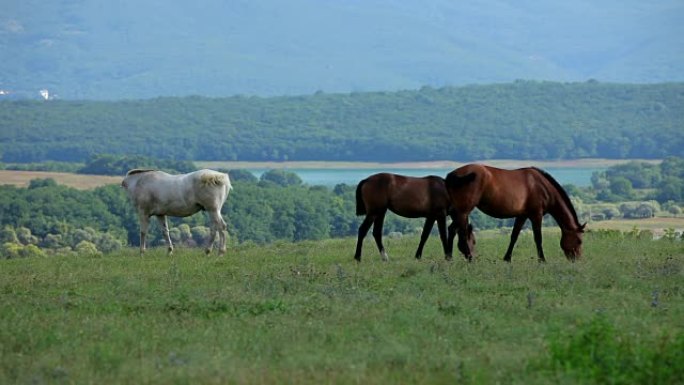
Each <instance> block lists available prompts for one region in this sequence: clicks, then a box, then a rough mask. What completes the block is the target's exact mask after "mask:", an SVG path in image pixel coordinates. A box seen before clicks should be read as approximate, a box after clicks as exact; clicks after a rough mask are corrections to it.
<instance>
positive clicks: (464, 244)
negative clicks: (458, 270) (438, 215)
mask: <svg viewBox="0 0 684 385" xmlns="http://www.w3.org/2000/svg"><path fill="white" fill-rule="evenodd" d="M454 223H456V227H457V228H458V249H459V250H460V251H461V253H463V256H464V257H465V259H466V260H467V261H468V262H470V261H472V260H473V251H472V250H471V249H470V245H468V236H469V227H468V215H462V216H459V217H456V220H455V221H454ZM452 225H453V223H452Z"/></svg>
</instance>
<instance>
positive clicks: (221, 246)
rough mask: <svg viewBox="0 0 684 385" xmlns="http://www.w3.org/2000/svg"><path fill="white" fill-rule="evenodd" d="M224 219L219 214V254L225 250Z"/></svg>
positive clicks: (225, 227)
mask: <svg viewBox="0 0 684 385" xmlns="http://www.w3.org/2000/svg"><path fill="white" fill-rule="evenodd" d="M227 228H228V226H226V221H224V220H223V217H221V215H220V214H219V233H218V234H219V255H223V254H225V252H226V229H227Z"/></svg>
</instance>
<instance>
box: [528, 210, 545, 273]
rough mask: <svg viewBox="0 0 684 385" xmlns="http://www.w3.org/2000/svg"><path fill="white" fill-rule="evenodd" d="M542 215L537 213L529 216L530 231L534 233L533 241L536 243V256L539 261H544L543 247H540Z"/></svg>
mask: <svg viewBox="0 0 684 385" xmlns="http://www.w3.org/2000/svg"><path fill="white" fill-rule="evenodd" d="M543 218H544V216H543V215H542V214H538V215H536V216H533V217H531V218H530V221H531V222H532V233H533V234H534V243H535V245H537V257H539V262H546V258H544V248H543V247H542V219H543Z"/></svg>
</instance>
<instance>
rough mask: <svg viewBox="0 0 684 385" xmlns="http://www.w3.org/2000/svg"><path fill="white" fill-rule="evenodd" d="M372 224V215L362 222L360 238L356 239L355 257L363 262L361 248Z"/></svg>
mask: <svg viewBox="0 0 684 385" xmlns="http://www.w3.org/2000/svg"><path fill="white" fill-rule="evenodd" d="M372 224H373V218H372V217H370V216H366V218H364V220H363V222H362V223H361V226H359V238H358V240H357V241H356V253H355V254H354V259H356V260H357V261H358V262H361V248H362V247H363V239H364V238H366V234H368V229H370V227H371V225H372Z"/></svg>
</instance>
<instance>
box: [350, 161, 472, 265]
mask: <svg viewBox="0 0 684 385" xmlns="http://www.w3.org/2000/svg"><path fill="white" fill-rule="evenodd" d="M449 207H450V206H449V196H448V194H447V190H446V186H445V184H444V179H443V178H441V177H438V176H426V177H423V178H414V177H409V176H403V175H396V174H389V173H380V174H375V175H371V176H370V177H368V178H366V179H364V180H362V181H361V182H360V183H359V185H358V186H357V187H356V215H365V216H366V218H365V219H364V220H363V222H362V223H361V226H359V238H358V241H357V243H356V254H355V255H354V258H355V259H356V260H357V261H359V262H360V261H361V248H362V246H363V239H364V238H365V237H366V234H368V230H369V229H370V227H371V225H373V237H374V238H375V243H376V244H377V246H378V250H379V251H380V255H381V256H382V259H383V260H384V261H387V260H388V257H387V252H386V251H385V246H383V244H382V224H383V222H384V220H385V214H386V213H387V210H390V211H392V212H393V213H395V214H397V215H400V216H402V217H407V218H422V217H424V218H425V225H423V233H422V234H421V236H420V244H419V245H418V250H416V258H417V259H420V257H421V256H422V254H423V246H424V245H425V242H426V241H427V239H428V237H429V236H430V231H432V226H433V225H434V224H435V221H436V222H437V227H438V229H439V237H440V239H441V241H442V247H443V249H444V256H445V258H446V259H447V260H450V259H451V251H452V247H450V244H449V243H448V242H447V232H446V231H447V230H446V217H447V215H448V214H449ZM452 226H453V223H452ZM449 231H450V232H455V229H452V228H451V226H450V227H449ZM464 237H467V238H464V240H465V242H467V244H468V245H469V248H472V247H473V245H474V243H475V239H474V236H473V233H472V227H471V228H470V231H466V232H464Z"/></svg>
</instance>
